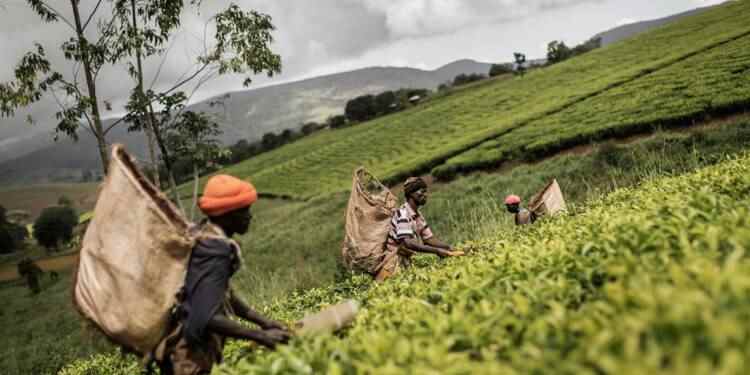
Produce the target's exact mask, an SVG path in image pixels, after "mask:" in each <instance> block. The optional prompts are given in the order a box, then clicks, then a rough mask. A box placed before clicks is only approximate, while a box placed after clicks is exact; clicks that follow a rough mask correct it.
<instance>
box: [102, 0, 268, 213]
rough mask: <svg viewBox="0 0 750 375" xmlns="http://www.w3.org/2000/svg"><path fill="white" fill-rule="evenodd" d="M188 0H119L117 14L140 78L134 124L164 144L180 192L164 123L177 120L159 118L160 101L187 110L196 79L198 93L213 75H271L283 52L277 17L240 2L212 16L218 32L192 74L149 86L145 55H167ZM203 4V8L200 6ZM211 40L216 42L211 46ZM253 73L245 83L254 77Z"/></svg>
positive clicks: (132, 104) (124, 47)
mask: <svg viewBox="0 0 750 375" xmlns="http://www.w3.org/2000/svg"><path fill="white" fill-rule="evenodd" d="M189 3H190V5H193V6H196V7H199V6H200V1H198V0H192V1H190V2H189ZM185 6H186V4H185V1H182V0H118V1H116V3H115V14H116V15H117V16H116V18H117V19H118V20H119V25H120V27H121V28H122V29H123V30H125V31H126V32H122V33H120V36H121V37H120V39H119V40H118V43H117V44H118V45H119V46H120V49H119V52H120V53H123V54H126V55H127V56H130V57H132V58H134V60H133V61H131V62H130V63H129V72H130V74H131V76H132V77H133V78H134V79H135V81H136V86H135V89H134V90H133V91H132V92H131V96H130V100H129V102H128V105H127V109H128V111H129V113H128V115H127V116H126V117H125V118H124V119H123V120H125V121H128V122H129V123H130V124H131V126H130V130H143V129H149V130H150V131H151V132H152V134H153V136H154V140H155V143H156V144H157V145H158V147H159V151H160V155H161V159H162V162H163V163H164V166H165V167H166V169H167V175H168V176H169V177H168V179H169V183H170V187H171V189H172V192H173V194H174V198H175V199H176V200H178V201H179V197H177V187H176V182H175V179H174V173H173V168H172V162H173V161H174V160H175V159H174V158H172V157H171V156H170V150H169V147H168V145H167V141H166V137H165V134H164V132H165V130H166V128H165V127H164V126H167V127H170V126H172V125H173V124H171V123H170V122H164V121H161V120H160V119H157V115H156V113H155V111H154V105H155V104H156V105H158V106H159V107H162V108H170V109H174V110H177V111H178V112H181V111H183V110H184V108H185V106H184V105H183V104H184V102H186V101H188V100H189V98H190V96H191V95H192V94H191V95H187V94H185V93H184V91H181V90H182V89H183V88H184V87H185V86H187V85H189V84H192V85H193V88H192V90H193V93H194V92H195V90H197V89H198V88H199V87H200V86H201V85H203V84H204V83H205V82H207V81H209V80H210V79H212V78H214V77H216V76H218V75H222V74H247V73H251V74H258V73H263V72H265V73H266V74H267V75H268V76H272V75H274V74H275V73H279V72H280V71H281V58H280V56H279V55H277V54H275V53H273V52H272V51H271V50H270V44H271V43H272V42H273V36H272V34H271V33H272V31H273V30H274V29H275V28H274V26H273V24H272V23H271V17H270V16H269V15H266V14H262V13H259V12H256V11H253V10H250V11H243V10H242V9H240V8H239V7H238V6H237V5H234V4H232V5H230V6H229V7H228V8H227V9H225V10H224V11H222V12H219V13H217V14H215V15H214V16H213V17H211V19H210V21H209V22H211V23H213V24H214V26H215V30H216V31H215V34H214V36H213V39H212V40H210V41H204V44H205V45H206V48H205V50H204V52H203V53H202V54H201V55H199V56H196V59H195V66H194V69H193V71H192V72H191V73H190V74H189V75H187V77H185V78H183V79H181V80H179V81H178V82H176V83H174V85H172V86H171V87H169V88H167V89H165V90H162V91H159V92H157V91H155V90H152V89H151V88H149V89H146V88H145V87H144V84H143V82H144V71H143V68H142V66H143V60H145V59H147V58H149V57H154V58H156V57H162V58H163V57H164V54H166V53H167V52H166V51H165V49H164V46H165V45H167V44H168V43H169V41H170V40H171V38H172V37H173V35H174V33H175V31H176V30H177V28H178V27H179V25H180V17H181V15H182V14H183V9H184V8H185ZM196 10H197V8H196ZM209 46H210V47H209ZM251 82H252V81H251V78H250V77H247V78H246V79H245V80H244V82H243V84H244V85H245V86H247V85H249V84H250V83H251ZM161 112H162V115H165V116H166V118H169V119H173V120H174V119H179V118H180V116H179V113H177V114H172V113H164V111H163V110H162V111H161Z"/></svg>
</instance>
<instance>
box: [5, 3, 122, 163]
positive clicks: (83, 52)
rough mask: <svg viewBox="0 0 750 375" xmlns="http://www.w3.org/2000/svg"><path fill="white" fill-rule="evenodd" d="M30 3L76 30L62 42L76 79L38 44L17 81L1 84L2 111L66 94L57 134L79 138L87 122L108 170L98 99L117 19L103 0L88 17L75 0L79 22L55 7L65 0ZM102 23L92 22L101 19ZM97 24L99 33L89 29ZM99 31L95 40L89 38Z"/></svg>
mask: <svg viewBox="0 0 750 375" xmlns="http://www.w3.org/2000/svg"><path fill="white" fill-rule="evenodd" d="M26 2H27V4H28V5H29V7H30V8H31V9H32V10H34V11H35V12H36V13H37V14H38V15H39V17H41V18H42V20H43V21H45V22H62V23H64V24H65V25H66V26H67V27H68V28H69V29H70V32H71V37H70V38H69V39H68V40H67V41H65V42H64V43H63V44H62V45H61V49H62V51H63V53H64V56H65V59H66V60H67V61H68V62H69V64H70V65H71V66H74V67H77V66H79V65H80V69H73V70H75V73H74V74H73V76H72V77H65V76H64V75H63V74H61V73H60V72H61V71H63V69H64V68H69V67H70V66H63V65H64V64H60V66H52V64H51V63H50V61H49V60H48V59H47V54H46V52H45V47H44V46H43V45H42V44H39V43H35V48H34V50H33V51H30V52H28V53H26V54H25V55H24V56H23V58H21V61H20V62H19V63H18V64H17V66H16V68H15V71H14V79H13V80H12V81H10V82H6V83H0V115H3V116H12V115H14V114H15V111H16V110H17V109H18V108H20V107H25V106H28V105H30V104H33V103H35V102H38V101H39V100H41V99H42V97H43V95H44V94H45V93H47V92H52V93H53V94H64V95H65V98H64V100H58V101H57V102H58V105H59V107H60V108H59V110H58V111H57V113H56V114H55V117H56V119H57V120H58V124H57V126H56V127H55V131H56V136H55V138H56V139H57V134H60V133H62V134H65V135H68V136H70V137H71V138H73V139H78V130H79V127H80V125H81V123H82V122H83V123H84V124H85V125H86V126H87V127H88V129H89V130H90V131H91V133H92V134H93V136H94V137H95V138H96V141H97V145H98V148H99V156H100V158H101V162H102V169H103V170H104V171H106V169H107V164H108V161H109V156H108V151H107V141H106V138H105V136H106V131H105V130H104V129H103V127H102V121H101V111H100V103H99V100H98V98H97V77H98V75H99V72H100V70H101V68H102V67H103V66H104V65H105V63H106V62H107V61H108V55H109V48H108V45H109V43H110V41H111V40H112V36H113V34H112V22H109V21H107V20H108V18H107V16H106V15H104V16H102V18H99V15H98V13H103V11H102V10H101V7H100V5H101V4H102V0H99V1H98V2H97V3H96V5H95V6H94V8H93V10H92V11H91V12H90V13H89V14H88V15H87V16H85V19H84V18H83V17H82V14H81V6H80V0H70V1H69V4H70V12H71V13H72V16H73V20H72V21H71V20H69V19H68V18H67V17H65V16H64V15H63V13H62V12H61V11H59V10H58V9H56V8H55V6H59V5H61V4H63V2H62V1H56V2H54V6H52V2H50V1H43V0H27V1H26ZM97 18H98V21H99V22H95V23H94V22H92V21H93V20H95V19H97ZM92 24H95V25H96V26H94V27H96V28H97V30H96V32H92V31H90V30H89V28H90V27H92ZM91 35H96V37H95V38H93V39H91V40H90V39H89V36H91ZM79 72H82V73H83V77H84V82H83V83H81V82H79V78H80V77H79V76H78V75H79V74H80V73H79Z"/></svg>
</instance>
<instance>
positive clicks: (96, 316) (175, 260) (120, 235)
mask: <svg viewBox="0 0 750 375" xmlns="http://www.w3.org/2000/svg"><path fill="white" fill-rule="evenodd" d="M190 228H191V225H190V223H189V222H188V221H187V220H186V219H185V218H184V217H183V215H182V214H181V213H180V211H179V210H178V209H177V208H176V207H175V206H174V205H173V204H172V202H170V201H169V200H168V199H167V198H166V197H165V196H164V195H163V194H162V193H161V192H160V191H159V190H158V189H157V188H156V187H155V186H154V185H152V184H151V183H150V182H149V181H148V180H147V179H146V178H145V177H144V176H143V174H142V173H141V172H140V171H139V170H138V169H137V167H136V165H135V163H134V161H133V158H132V157H130V155H128V154H127V153H126V152H125V150H124V149H123V147H122V146H121V145H115V146H114V147H113V148H112V160H111V161H110V164H109V169H108V173H107V178H106V179H105V180H104V183H103V184H102V186H101V187H100V191H99V198H98V200H97V202H96V207H95V209H94V217H93V219H92V220H91V223H90V224H89V226H88V229H87V230H86V233H85V235H84V237H83V242H82V248H81V252H80V256H79V263H78V270H77V272H76V275H75V278H74V286H73V300H74V303H75V304H76V306H77V308H78V310H79V311H80V313H81V314H82V315H83V316H84V317H86V318H87V319H89V320H91V321H92V322H93V323H95V324H96V325H97V326H98V328H99V329H101V330H102V331H103V332H104V333H105V334H106V335H107V336H109V337H110V338H111V339H112V340H113V341H115V342H116V343H118V344H120V345H122V346H124V347H127V348H129V349H131V350H134V351H137V352H139V353H141V354H143V355H150V354H151V353H152V351H153V349H154V348H155V347H156V345H157V344H158V343H159V340H160V339H161V338H162V337H163V336H164V335H165V334H166V333H167V332H166V331H167V329H168V327H167V326H168V323H169V317H170V310H171V309H172V307H173V306H174V305H175V304H176V302H177V296H176V295H177V293H178V291H179V290H180V288H181V287H182V286H183V284H184V282H185V274H186V272H187V263H188V260H189V258H190V252H191V250H192V247H193V244H194V243H195V241H194V239H193V237H192V236H191V235H190Z"/></svg>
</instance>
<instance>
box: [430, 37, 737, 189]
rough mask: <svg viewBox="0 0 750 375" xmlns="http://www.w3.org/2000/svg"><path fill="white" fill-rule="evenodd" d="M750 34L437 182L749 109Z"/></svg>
mask: <svg viewBox="0 0 750 375" xmlns="http://www.w3.org/2000/svg"><path fill="white" fill-rule="evenodd" d="M748 73H750V35H748V36H744V37H740V38H738V39H736V40H731V41H728V42H727V43H725V44H722V45H720V46H717V47H715V48H713V49H711V50H708V51H705V52H703V53H700V54H697V55H695V56H692V57H690V58H687V59H685V60H684V61H681V62H679V63H676V64H674V65H671V66H669V67H666V68H664V69H661V70H658V71H655V72H653V73H651V74H647V75H645V76H643V77H641V78H638V79H635V80H632V81H629V82H626V83H624V84H622V85H620V86H618V87H614V88H612V89H610V90H607V91H605V92H602V93H600V94H599V95H596V96H593V97H591V98H588V99H586V100H583V101H581V102H580V103H578V104H576V105H573V106H570V107H567V108H565V109H563V110H561V111H558V112H556V113H554V114H551V115H549V116H545V117H542V118H539V119H538V120H534V121H531V122H529V123H528V124H526V125H525V126H523V127H520V128H518V129H515V130H513V131H511V132H509V133H507V134H504V135H503V136H501V137H499V138H497V139H494V140H491V141H488V142H485V143H483V144H481V145H479V146H477V147H475V148H473V149H471V150H469V151H467V152H466V153H464V154H461V155H458V156H456V157H454V158H452V159H449V160H448V161H447V162H446V163H445V164H443V165H441V166H439V167H437V168H436V169H435V171H434V174H435V175H436V176H438V177H446V176H451V175H453V174H454V173H455V172H457V171H464V172H465V171H470V170H474V169H481V168H486V167H488V166H494V165H497V164H499V163H501V162H503V161H506V160H512V159H516V158H519V157H521V158H526V159H533V158H536V157H539V156H544V155H547V154H549V153H550V152H554V151H558V150H561V149H564V148H567V147H570V146H574V145H578V144H585V143H589V142H591V141H594V140H599V139H604V138H608V137H612V136H625V135H630V134H633V133H638V132H644V131H650V130H652V129H654V128H656V127H665V126H677V125H680V126H684V125H685V124H690V123H691V122H694V121H700V120H703V119H704V118H705V117H706V115H721V114H725V113H737V112H743V111H745V110H747V109H748V108H750V90H748V89H747V87H748V86H750V74H748Z"/></svg>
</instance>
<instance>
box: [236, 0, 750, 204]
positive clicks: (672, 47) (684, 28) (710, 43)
mask: <svg viewBox="0 0 750 375" xmlns="http://www.w3.org/2000/svg"><path fill="white" fill-rule="evenodd" d="M747 35H750V2H749V1H733V2H728V3H727V4H726V5H723V6H721V7H717V8H715V9H713V10H710V11H707V12H704V13H701V14H700V15H697V16H694V17H690V18H686V19H683V20H681V21H678V22H675V23H671V24H669V25H666V26H664V27H661V28H658V29H656V30H654V31H651V32H648V33H644V34H641V35H639V36H637V37H634V38H631V39H629V40H626V41H622V42H620V43H616V44H614V45H611V46H608V47H606V48H603V49H599V50H595V51H593V52H591V53H588V54H585V55H583V56H580V57H577V58H574V59H571V60H569V61H566V62H564V63H561V64H557V65H554V66H551V67H547V68H544V69H539V70H535V71H532V72H530V73H529V74H527V75H526V76H524V77H516V78H513V79H503V80H495V81H490V82H487V83H486V84H483V85H478V86H477V87H476V88H473V89H471V90H461V91H460V92H456V93H455V94H453V95H448V96H446V97H443V98H438V99H435V100H432V101H429V102H427V103H425V104H423V105H421V106H418V107H416V108H414V109H412V110H408V111H405V112H401V113H397V114H393V115H389V116H384V117H381V118H378V119H375V120H373V121H370V122H367V123H363V124H359V125H356V126H354V127H351V128H347V129H343V130H337V131H330V132H323V133H320V134H317V135H315V136H312V137H309V138H305V139H302V140H300V141H298V142H295V143H293V144H290V145H287V146H284V147H282V148H280V149H277V150H274V151H272V152H269V153H265V154H262V155H260V156H258V157H254V158H252V159H250V160H248V161H245V162H243V163H240V164H237V165H234V166H231V167H229V168H227V172H229V173H233V174H236V175H240V176H247V177H249V178H250V179H252V180H253V181H254V182H255V183H256V185H257V186H258V188H259V190H260V191H261V192H264V193H269V194H276V195H284V196H290V197H297V198H310V197H312V196H316V195H320V194H322V193H327V192H332V191H343V190H346V189H348V188H349V184H350V181H351V172H352V170H353V169H354V168H355V167H357V166H359V165H365V166H366V167H368V168H369V169H370V170H371V171H372V172H373V173H374V174H376V175H377V176H379V177H381V178H382V179H384V180H385V181H387V182H394V181H398V180H400V179H402V178H404V177H405V176H407V175H410V174H414V173H420V172H427V171H429V170H430V169H432V168H433V167H435V166H437V165H439V164H440V163H442V162H443V161H445V160H446V159H449V158H451V157H453V156H455V155H458V154H460V153H462V152H464V151H467V150H470V149H472V148H473V147H475V146H477V145H480V144H482V143H483V142H485V141H489V140H493V139H496V138H497V137H500V136H502V135H504V134H506V133H508V132H511V131H513V132H515V131H518V130H519V129H523V128H525V127H526V126H529V125H532V124H533V125H535V128H538V130H540V131H542V132H546V133H547V135H549V134H552V133H555V131H556V125H557V124H558V123H559V122H560V121H562V120H555V119H556V118H558V117H556V116H566V114H567V113H569V112H572V113H576V114H579V113H580V114H581V116H584V117H585V114H584V113H585V112H586V111H594V110H595V109H593V108H591V107H589V103H588V101H589V100H601V101H604V100H610V101H613V100H614V102H609V103H608V102H603V104H602V105H604V106H605V107H606V108H609V107H612V106H614V107H627V108H626V111H627V110H630V109H629V108H631V107H632V106H633V105H630V106H629V103H628V102H629V101H630V100H631V99H628V98H630V97H631V95H630V94H629V92H628V91H627V90H632V89H633V87H638V88H639V90H640V91H650V90H653V91H654V92H660V91H659V90H660V87H659V86H660V85H662V84H663V83H664V82H663V80H669V79H671V78H670V77H671V76H670V74H672V75H674V74H673V73H674V72H675V71H677V73H678V74H677V76H678V77H681V75H680V74H679V70H680V69H684V66H686V65H690V64H689V63H688V62H687V61H693V59H699V60H700V59H702V61H706V60H709V61H710V59H711V58H712V57H713V58H720V59H722V62H721V63H708V64H703V65H699V66H693V65H690V66H691V67H692V68H691V69H692V70H690V72H691V73H693V74H697V75H698V77H703V76H705V77H716V79H717V80H719V81H717V82H714V81H713V80H712V79H713V78H711V79H708V78H707V79H706V80H705V81H700V82H701V83H702V84H703V86H700V87H704V86H713V85H714V83H716V84H719V85H720V86H719V87H720V88H721V89H722V90H724V91H723V92H725V94H724V95H723V96H722V98H721V103H722V104H730V103H734V104H737V103H742V102H744V100H745V99H747V98H746V97H747V95H746V93H747V90H746V89H745V90H744V91H743V90H742V89H741V88H744V87H746V86H747V83H746V81H745V80H742V79H731V77H732V76H733V75H736V76H740V77H746V74H745V73H746V72H745V70H743V69H744V68H743V66H744V65H742V64H745V63H747V59H746V58H745V52H744V51H742V45H744V44H745V43H746V38H743V37H745V36H747ZM738 50H739V51H740V52H737V51H738ZM726 69H730V70H729V71H727V70H726ZM662 71H664V73H663V74H660V73H661V72H662ZM662 78H663V79H662ZM696 80H700V78H696ZM687 83H688V84H690V83H691V82H690V81H688V82H687ZM675 84H676V85H679V84H682V85H684V84H685V83H684V82H683V83H680V82H677V83H675ZM691 87H692V86H691ZM610 92H612V93H611V94H610ZM623 92H624V93H625V94H622V95H618V93H623ZM676 93H677V94H679V90H677V91H676ZM738 93H739V94H738ZM607 94H609V95H608V96H604V95H607ZM689 94H690V95H694V96H695V97H694V98H692V99H690V103H686V104H685V105H684V107H685V108H687V109H685V108H682V107H675V106H669V107H666V108H664V109H663V110H661V111H658V112H654V111H652V107H647V108H644V109H643V111H644V113H651V112H654V114H655V115H656V116H659V117H660V118H664V119H665V120H666V119H671V118H675V117H680V116H685V115H686V114H688V113H692V114H695V113H697V112H701V111H703V112H706V111H708V112H710V111H711V109H712V108H714V107H713V106H709V105H707V103H709V102H711V101H712V100H713V98H714V94H715V92H714V91H712V90H711V89H707V90H700V89H698V90H693V91H691V92H690V93H689ZM639 95H640V94H639ZM602 96H604V97H603V99H599V97H602ZM607 98H608V99H607ZM648 99H649V98H641V99H640V102H641V103H643V102H647V100H648ZM623 100H624V101H625V102H623ZM671 100H672V99H671V98H670V97H667V98H665V99H664V101H671ZM635 101H636V102H638V99H636V100H635ZM716 104H718V103H716ZM597 108H599V107H597ZM625 115H628V116H630V120H628V119H627V118H624V117H623V116H625ZM607 116H608V115H607V114H603V113H602V114H599V113H597V117H596V118H594V119H591V120H590V121H589V122H586V123H584V124H579V123H577V122H575V123H574V122H570V123H571V124H576V126H575V127H574V128H571V129H570V131H568V132H567V133H562V134H561V135H560V137H562V138H561V139H563V140H565V139H567V138H568V137H570V136H575V135H577V134H578V133H585V134H588V133H591V132H596V131H600V130H601V128H607V127H609V128H616V127H618V126H620V125H623V126H631V125H632V121H640V120H638V117H637V113H634V112H633V111H632V110H630V112H629V113H625V114H622V113H615V114H612V116H610V117H607ZM565 118H567V117H565ZM633 119H635V120H633ZM649 120H654V118H649ZM540 121H545V122H544V123H539V122H540ZM571 133H572V135H571ZM555 134H556V133H555ZM602 134H603V133H602ZM522 142H526V140H522ZM545 142H552V143H564V142H563V141H562V140H558V139H551V140H549V139H546V138H545ZM492 148H493V147H490V149H492Z"/></svg>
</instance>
